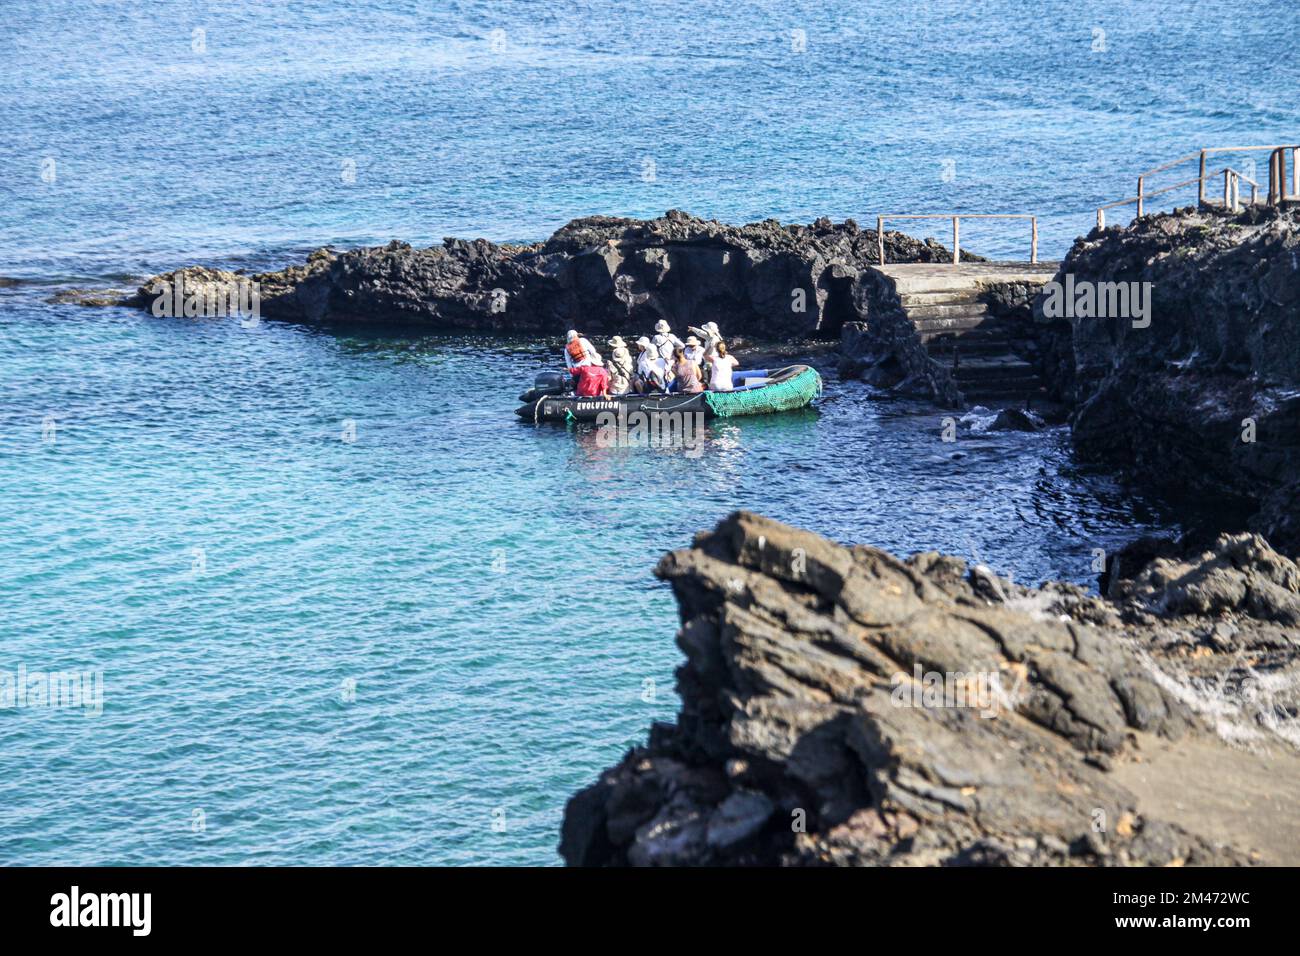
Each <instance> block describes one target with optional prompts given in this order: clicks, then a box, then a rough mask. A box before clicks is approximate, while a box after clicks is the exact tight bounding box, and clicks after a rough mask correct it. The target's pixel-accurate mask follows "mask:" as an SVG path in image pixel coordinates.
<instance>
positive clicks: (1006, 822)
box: [560, 512, 1300, 866]
mask: <svg viewBox="0 0 1300 956" xmlns="http://www.w3.org/2000/svg"><path fill="white" fill-rule="evenodd" d="M981 570H984V569H981ZM657 573H658V575H659V576H660V577H661V578H663V579H665V580H667V581H669V582H670V583H671V584H672V588H673V592H674V594H675V595H676V598H677V601H678V604H679V607H680V612H681V622H682V626H681V630H680V631H679V632H678V635H677V643H678V646H679V647H680V648H681V649H682V651H683V652H684V654H685V656H686V660H685V663H683V664H682V666H681V667H680V668H678V671H677V688H678V691H679V693H680V695H681V700H682V706H681V711H680V713H679V715H678V719H677V722H676V725H675V726H662V725H660V726H657V727H656V729H655V733H654V734H652V736H651V740H650V743H649V744H648V745H647V746H645V747H638V748H635V749H633V750H632V751H630V752H629V753H628V754H627V755H626V756H625V757H624V759H623V760H622V762H621V763H619V764H618V765H617V766H616V767H613V768H611V769H610V770H608V771H606V772H605V773H604V774H602V775H601V777H600V780H599V781H598V782H597V783H595V784H594V785H593V786H591V787H589V788H587V789H586V790H583V791H582V792H581V793H579V794H578V795H576V796H575V797H574V798H573V799H572V800H571V801H570V802H569V805H568V807H567V809H566V813H565V819H564V831H563V832H564V837H563V841H562V843H561V847H560V852H561V854H562V855H563V856H564V858H565V860H566V862H568V863H569V864H570V865H588V866H590V865H626V864H630V865H638V866H649V865H683V864H692V865H774V864H781V865H824V864H836V865H852V864H871V865H909V866H910V865H926V864H930V865H971V864H980V865H1009V864H1014V865H1143V864H1149V865H1165V864H1173V865H1181V864H1183V863H1188V864H1246V863H1249V862H1251V861H1252V859H1253V857H1252V856H1251V855H1250V853H1249V852H1248V848H1234V847H1228V846H1223V845H1220V844H1218V843H1215V842H1214V841H1212V840H1210V839H1207V838H1205V837H1203V836H1200V835H1198V834H1196V833H1193V832H1189V831H1188V830H1187V829H1185V828H1183V827H1180V826H1175V825H1172V824H1170V823H1168V822H1164V821H1162V820H1160V819H1155V818H1153V817H1152V816H1151V815H1149V814H1147V813H1144V811H1143V808H1142V807H1141V806H1139V804H1138V800H1137V798H1136V797H1135V796H1134V795H1133V794H1131V793H1130V792H1128V791H1127V790H1125V789H1124V787H1122V786H1120V785H1118V784H1117V783H1116V782H1115V780H1114V775H1113V773H1111V772H1110V771H1111V769H1112V768H1114V767H1115V766H1116V765H1117V764H1118V763H1121V762H1124V761H1128V760H1131V759H1136V756H1135V755H1134V752H1133V747H1134V745H1133V743H1132V742H1131V738H1132V737H1133V734H1134V733H1135V732H1137V731H1142V732H1145V733H1146V734H1151V735H1156V736H1157V737H1158V738H1165V739H1166V740H1167V741H1169V742H1170V743H1169V744H1168V745H1169V746H1179V745H1180V744H1181V743H1182V742H1183V741H1187V740H1191V739H1197V740H1200V739H1202V738H1205V737H1207V736H1208V735H1210V734H1211V728H1210V721H1209V719H1208V718H1207V717H1205V716H1204V715H1203V714H1202V713H1201V712H1200V711H1199V710H1198V703H1197V698H1196V697H1195V695H1194V694H1193V693H1192V692H1191V690H1190V688H1193V687H1195V686H1199V685H1197V684H1195V682H1194V681H1192V680H1191V678H1190V677H1189V676H1188V671H1187V668H1189V667H1195V668H1197V671H1196V675H1197V679H1200V678H1201V677H1204V676H1205V675H1206V674H1212V673H1214V672H1215V669H1217V670H1218V672H1220V673H1227V672H1228V671H1229V670H1231V669H1232V668H1234V667H1238V666H1239V665H1238V662H1237V659H1236V658H1235V657H1234V658H1231V659H1230V658H1229V657H1228V656H1227V655H1222V654H1218V653H1217V651H1216V648H1219V647H1222V646H1226V645H1227V644H1232V645H1233V646H1234V647H1235V648H1237V649H1238V650H1240V649H1241V648H1250V649H1251V652H1252V653H1254V654H1257V655H1267V654H1272V655H1273V657H1272V658H1271V663H1272V665H1273V666H1274V667H1275V668H1276V669H1277V673H1282V672H1285V673H1287V674H1289V675H1291V677H1293V678H1294V675H1295V673H1296V672H1297V670H1300V660H1298V658H1300V649H1298V648H1297V646H1296V643H1295V642H1294V641H1288V639H1287V638H1286V637H1285V636H1284V633H1285V632H1284V631H1283V630H1282V628H1281V626H1280V625H1281V624H1286V625H1289V624H1290V622H1292V621H1293V620H1294V619H1295V615H1296V613H1297V608H1298V607H1300V603H1298V602H1300V568H1298V567H1297V565H1296V564H1295V562H1293V561H1290V560H1289V559H1286V558H1283V557H1281V556H1279V555H1277V554H1276V553H1274V552H1273V551H1271V550H1270V549H1269V548H1268V546H1267V545H1266V544H1265V543H1264V542H1263V541H1262V540H1261V539H1259V538H1257V537H1254V536H1250V535H1244V536H1238V537H1230V536H1225V537H1223V538H1221V539H1220V540H1219V541H1218V542H1216V546H1215V548H1214V549H1212V550H1211V551H1208V552H1206V553H1203V554H1200V555H1196V556H1194V557H1192V558H1189V559H1186V560H1172V559H1170V560H1164V559H1162V560H1160V561H1157V562H1156V563H1155V564H1153V565H1152V566H1150V567H1149V568H1147V569H1144V570H1143V571H1142V572H1141V573H1139V574H1138V575H1136V576H1134V577H1132V578H1129V579H1126V580H1124V581H1122V582H1118V583H1117V585H1116V589H1117V591H1118V592H1119V595H1118V597H1117V599H1116V601H1115V602H1110V601H1106V600H1102V599H1099V598H1097V597H1094V596H1089V595H1088V594H1087V593H1086V592H1084V591H1082V589H1079V588H1077V587H1075V586H1072V585H1064V584H1055V585H1045V586H1044V587H1043V588H1041V589H1030V588H1024V587H1020V586H1017V585H1014V584H1012V583H1011V582H1009V581H1001V580H1000V579H999V582H1000V583H998V585H997V586H996V587H986V586H984V585H986V584H987V582H983V583H981V582H980V581H979V580H978V574H977V573H976V572H974V571H969V570H968V569H967V567H966V564H965V563H964V562H963V561H961V560H960V559H958V558H952V557H945V556H942V555H938V554H932V553H930V554H919V555H915V556H913V557H912V558H910V559H908V560H906V561H900V560H898V559H896V558H894V557H891V556H890V555H888V554H886V553H885V552H883V551H878V550H876V549H874V548H869V547H861V546H859V547H853V548H846V547H841V546H839V545H836V544H833V543H832V542H830V541H827V540H826V539H824V538H821V537H819V536H817V535H815V534H811V533H809V532H806V531H800V530H797V529H795V528H791V527H788V526H786V525H782V524H779V523H777V522H775V521H771V520H769V519H766V518H762V517H759V516H757V515H753V514H749V513H745V512H737V513H736V514H733V515H731V516H730V517H728V518H727V519H726V520H724V521H723V522H722V523H721V524H719V525H718V527H717V528H716V529H715V530H714V531H713V532H711V533H708V534H702V535H700V536H698V537H697V538H696V541H695V545H694V547H692V548H690V549H687V550H681V551H675V552H673V553H671V554H669V555H667V556H666V557H665V558H664V559H663V560H662V561H661V562H660V564H659V568H658V571H657ZM984 573H987V572H986V570H985V572H984ZM1225 615H1228V616H1231V617H1232V618H1233V619H1234V620H1235V622H1236V623H1235V624H1233V625H1232V626H1231V627H1225V628H1222V629H1217V630H1216V627H1215V625H1214V624H1213V623H1203V622H1206V621H1207V620H1208V618H1207V616H1209V617H1210V618H1215V619H1219V620H1222V619H1223V618H1224V616H1225ZM1252 615H1255V616H1254V617H1252ZM1175 624H1176V625H1177V628H1178V629H1179V633H1199V631H1198V629H1200V630H1203V631H1204V632H1205V633H1206V635H1207V636H1208V638H1210V639H1209V640H1207V641H1206V642H1205V644H1204V646H1202V647H1201V648H1199V651H1200V652H1199V653H1198V654H1196V655H1187V654H1186V653H1185V649H1184V648H1183V647H1182V646H1181V644H1179V642H1176V641H1174V642H1169V641H1163V642H1162V640H1161V639H1160V635H1165V634H1167V632H1169V631H1170V630H1171V628H1172V627H1173V626H1174V625H1175ZM1166 645H1167V646H1168V647H1169V648H1173V650H1171V651H1170V652H1169V653H1166V652H1165V650H1164V648H1165V647H1166ZM1175 651H1176V653H1175ZM932 673H934V674H942V675H945V684H944V687H945V688H946V692H947V694H948V695H950V696H949V697H943V696H937V697H932V696H931V694H930V691H931V690H932V689H933V684H932V683H931V682H930V675H931V674H932ZM918 676H919V677H920V680H918ZM980 680H986V681H991V682H992V683H990V684H987V685H986V689H987V688H988V687H992V688H993V692H992V693H991V694H986V695H984V696H983V697H981V695H980V692H979V690H978V689H977V687H978V685H979V681H980ZM1291 683H1292V684H1294V685H1297V686H1300V682H1296V681H1294V680H1292V682H1291ZM954 690H955V693H956V694H957V696H956V697H951V695H952V694H953V693H954ZM963 693H964V694H966V695H968V696H966V698H965V701H964V703H963V700H962V697H961V695H962V694H963ZM1294 704H1295V701H1293V700H1288V701H1287V704H1286V706H1288V707H1292V708H1294ZM1291 713H1292V714H1294V713H1295V710H1294V709H1292V710H1291ZM1213 716H1214V720H1215V721H1218V722H1220V723H1221V722H1222V721H1223V720H1224V710H1223V709H1222V708H1220V709H1218V710H1215V711H1214V713H1213ZM1288 732H1293V731H1288ZM1207 772H1208V771H1207ZM1098 820H1109V821H1111V824H1110V826H1109V827H1108V829H1107V830H1106V831H1105V832H1099V830H1098V827H1097V826H1096V821H1098Z"/></svg>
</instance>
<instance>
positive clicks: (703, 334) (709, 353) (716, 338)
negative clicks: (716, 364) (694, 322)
mask: <svg viewBox="0 0 1300 956" xmlns="http://www.w3.org/2000/svg"><path fill="white" fill-rule="evenodd" d="M690 331H692V332H694V333H695V334H696V335H698V336H699V337H700V338H701V339H703V340H704V361H706V362H707V361H709V359H711V358H713V355H714V353H715V352H717V350H718V343H719V342H721V341H722V333H721V332H719V331H718V323H717V322H705V323H704V324H703V325H702V326H700V327H699V328H698V329H697V328H695V327H694V326H692V327H691V329H690Z"/></svg>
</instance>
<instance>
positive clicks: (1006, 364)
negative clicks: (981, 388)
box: [952, 352, 1038, 385]
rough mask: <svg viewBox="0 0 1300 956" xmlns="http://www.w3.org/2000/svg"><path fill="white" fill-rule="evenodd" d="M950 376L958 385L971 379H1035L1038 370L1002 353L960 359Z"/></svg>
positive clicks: (1008, 354) (1013, 356)
mask: <svg viewBox="0 0 1300 956" xmlns="http://www.w3.org/2000/svg"><path fill="white" fill-rule="evenodd" d="M952 376H953V378H955V379H956V380H957V383H958V384H959V385H960V384H961V383H962V382H964V381H969V380H972V379H1017V380H1018V379H1025V378H1034V379H1036V378H1038V369H1037V368H1036V367H1035V366H1033V365H1031V364H1030V363H1028V362H1026V361H1025V360H1024V359H1022V358H1020V357H1019V356H1017V355H1012V354H1011V353H1010V352H1003V353H1001V354H1000V355H999V354H994V355H975V356H971V357H969V358H966V357H962V358H961V359H960V360H959V361H958V363H957V367H956V368H955V369H953V372H952Z"/></svg>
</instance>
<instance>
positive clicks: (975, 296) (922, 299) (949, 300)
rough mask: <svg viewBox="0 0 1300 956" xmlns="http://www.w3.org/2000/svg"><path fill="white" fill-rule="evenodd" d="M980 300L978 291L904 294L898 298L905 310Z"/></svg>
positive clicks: (972, 302) (962, 290)
mask: <svg viewBox="0 0 1300 956" xmlns="http://www.w3.org/2000/svg"><path fill="white" fill-rule="evenodd" d="M979 300H980V291H979V290H978V289H958V290H956V291H954V292H903V293H901V294H900V295H899V296H898V301H899V302H901V303H902V305H903V308H905V309H910V308H912V307H913V306H918V305H957V304H959V303H962V302H969V303H971V304H974V303H977V302H979Z"/></svg>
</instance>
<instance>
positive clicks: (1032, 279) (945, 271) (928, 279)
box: [873, 262, 1059, 295]
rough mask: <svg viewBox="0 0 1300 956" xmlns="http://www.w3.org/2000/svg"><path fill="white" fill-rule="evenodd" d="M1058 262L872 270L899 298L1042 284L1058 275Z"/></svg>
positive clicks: (894, 266)
mask: <svg viewBox="0 0 1300 956" xmlns="http://www.w3.org/2000/svg"><path fill="white" fill-rule="evenodd" d="M1058 267H1059V263H1054V262H1052V263H1049V262H1040V263H1032V264H1031V263H1028V262H969V263H967V262H964V263H961V264H960V265H952V264H951V263H937V262H928V263H919V262H918V263H901V262H900V263H890V264H887V265H883V266H874V267H873V268H874V269H875V270H876V271H877V272H880V273H881V274H883V275H885V276H887V277H888V278H889V280H890V281H891V282H892V283H893V285H894V291H895V292H897V293H898V294H899V295H904V294H906V295H914V294H918V293H927V292H933V293H943V292H947V293H966V294H969V293H971V292H973V291H974V292H978V291H979V290H980V289H981V288H982V287H983V286H985V285H988V284H994V283H1004V282H1024V283H1028V284H1033V285H1042V284H1043V283H1045V282H1048V281H1050V280H1051V278H1052V276H1053V275H1055V273H1056V270H1057V268H1058Z"/></svg>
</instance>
